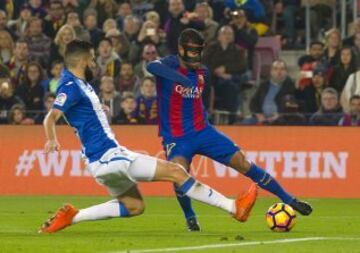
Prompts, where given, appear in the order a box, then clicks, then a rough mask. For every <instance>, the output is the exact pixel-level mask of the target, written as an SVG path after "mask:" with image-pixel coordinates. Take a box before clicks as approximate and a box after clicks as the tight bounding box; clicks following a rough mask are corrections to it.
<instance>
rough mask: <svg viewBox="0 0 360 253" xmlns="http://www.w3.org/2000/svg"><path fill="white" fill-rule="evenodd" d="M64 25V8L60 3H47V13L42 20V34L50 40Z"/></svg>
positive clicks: (53, 0) (58, 1)
mask: <svg viewBox="0 0 360 253" xmlns="http://www.w3.org/2000/svg"><path fill="white" fill-rule="evenodd" d="M65 23H66V16H65V8H64V6H63V3H62V1H60V0H52V1H50V3H49V13H48V15H47V16H46V17H45V19H44V27H45V29H44V32H45V34H46V35H47V36H49V37H50V38H55V36H56V34H57V32H58V31H59V30H60V28H61V27H62V26H63V25H64V24H65Z"/></svg>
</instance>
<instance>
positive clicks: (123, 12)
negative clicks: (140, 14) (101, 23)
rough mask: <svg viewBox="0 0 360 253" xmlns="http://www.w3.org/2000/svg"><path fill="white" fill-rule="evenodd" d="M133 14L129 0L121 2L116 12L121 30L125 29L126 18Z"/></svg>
mask: <svg viewBox="0 0 360 253" xmlns="http://www.w3.org/2000/svg"><path fill="white" fill-rule="evenodd" d="M131 14H132V8H131V5H130V3H129V2H122V3H120V4H119V6H118V11H117V14H116V23H117V27H119V29H120V30H123V28H124V18H125V17H126V16H128V15H131Z"/></svg>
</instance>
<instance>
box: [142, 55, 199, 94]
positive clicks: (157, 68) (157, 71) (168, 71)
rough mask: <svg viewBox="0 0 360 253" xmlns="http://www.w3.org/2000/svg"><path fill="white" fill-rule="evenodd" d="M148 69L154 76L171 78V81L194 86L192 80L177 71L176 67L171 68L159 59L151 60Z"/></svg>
mask: <svg viewBox="0 0 360 253" xmlns="http://www.w3.org/2000/svg"><path fill="white" fill-rule="evenodd" d="M146 69H147V71H149V72H150V73H151V74H153V75H154V76H159V77H163V78H166V79H170V80H171V81H173V82H176V83H179V84H181V85H183V86H186V87H190V86H192V83H191V80H190V79H189V78H187V77H185V76H184V75H182V74H180V73H179V72H177V71H176V70H175V69H172V68H170V67H169V66H167V65H165V64H164V63H162V62H161V61H159V60H156V61H152V62H150V63H149V64H148V65H147V67H146Z"/></svg>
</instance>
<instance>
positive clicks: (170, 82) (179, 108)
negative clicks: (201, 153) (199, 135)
mask: <svg viewBox="0 0 360 253" xmlns="http://www.w3.org/2000/svg"><path fill="white" fill-rule="evenodd" d="M151 64H154V63H150V64H149V66H148V71H149V72H151V73H152V74H154V75H155V76H156V82H157V97H158V100H157V101H158V110H159V121H158V122H159V134H160V136H162V137H164V138H174V137H175V138H176V137H191V136H192V135H193V134H195V133H196V132H198V131H200V130H202V129H204V128H205V127H206V126H207V124H209V121H208V118H207V113H206V111H205V109H204V105H203V103H202V93H203V91H204V87H205V85H206V83H207V80H208V75H209V74H208V69H207V68H206V67H205V66H201V67H200V68H198V69H197V70H189V69H186V68H184V67H182V66H180V62H179V59H178V57H177V56H176V55H171V56H167V57H164V58H162V59H160V60H159V61H157V66H156V69H155V68H153V67H152V66H151ZM169 68H170V69H169ZM160 72H161V74H159V73H160ZM164 73H165V74H164ZM181 75H183V76H181ZM182 79H184V80H185V81H188V82H187V83H186V86H185V85H183V84H181V83H180V82H179V80H180V81H182Z"/></svg>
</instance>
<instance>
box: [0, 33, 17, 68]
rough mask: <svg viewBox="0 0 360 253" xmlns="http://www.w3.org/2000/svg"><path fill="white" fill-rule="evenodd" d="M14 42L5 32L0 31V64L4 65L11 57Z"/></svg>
mask: <svg viewBox="0 0 360 253" xmlns="http://www.w3.org/2000/svg"><path fill="white" fill-rule="evenodd" d="M13 50H14V41H13V39H12V37H11V35H10V33H8V32H7V31H5V30H2V31H0V63H3V64H6V63H8V62H9V61H10V59H11V58H12V56H13Z"/></svg>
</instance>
